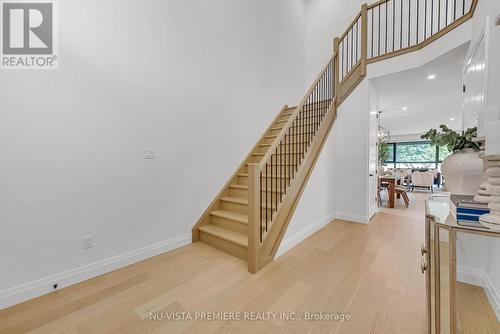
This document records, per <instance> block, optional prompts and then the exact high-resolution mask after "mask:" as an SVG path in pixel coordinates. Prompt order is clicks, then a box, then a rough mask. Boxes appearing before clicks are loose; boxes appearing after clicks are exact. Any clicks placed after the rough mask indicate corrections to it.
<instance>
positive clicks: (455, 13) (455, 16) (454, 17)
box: [453, 0, 457, 21]
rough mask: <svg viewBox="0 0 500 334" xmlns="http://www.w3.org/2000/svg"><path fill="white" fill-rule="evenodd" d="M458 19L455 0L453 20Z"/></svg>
mask: <svg viewBox="0 0 500 334" xmlns="http://www.w3.org/2000/svg"><path fill="white" fill-rule="evenodd" d="M456 20H457V0H453V21H456Z"/></svg>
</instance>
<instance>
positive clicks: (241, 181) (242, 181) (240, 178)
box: [237, 176, 248, 186]
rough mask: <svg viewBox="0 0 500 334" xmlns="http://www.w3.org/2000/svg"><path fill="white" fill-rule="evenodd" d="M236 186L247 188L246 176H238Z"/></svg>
mask: <svg viewBox="0 0 500 334" xmlns="http://www.w3.org/2000/svg"><path fill="white" fill-rule="evenodd" d="M237 179H238V181H237V182H238V184H241V185H245V186H248V176H238V177H237Z"/></svg>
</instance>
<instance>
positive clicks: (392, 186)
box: [379, 174, 402, 209]
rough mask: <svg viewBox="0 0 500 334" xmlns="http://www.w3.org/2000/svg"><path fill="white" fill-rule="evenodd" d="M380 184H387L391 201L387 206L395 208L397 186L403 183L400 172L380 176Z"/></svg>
mask: <svg viewBox="0 0 500 334" xmlns="http://www.w3.org/2000/svg"><path fill="white" fill-rule="evenodd" d="M379 179H380V184H382V185H387V190H388V191H389V203H388V204H387V206H388V207H389V208H391V209H394V206H395V203H396V186H397V185H400V184H401V181H402V177H401V175H399V174H394V175H382V176H379Z"/></svg>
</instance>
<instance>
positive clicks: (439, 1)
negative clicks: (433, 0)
mask: <svg viewBox="0 0 500 334" xmlns="http://www.w3.org/2000/svg"><path fill="white" fill-rule="evenodd" d="M439 30H441V0H438V28H437V31H439Z"/></svg>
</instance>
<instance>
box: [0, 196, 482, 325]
mask: <svg viewBox="0 0 500 334" xmlns="http://www.w3.org/2000/svg"><path fill="white" fill-rule="evenodd" d="M412 196H413V195H412ZM424 197H425V195H417V198H416V199H415V198H413V201H412V206H411V207H410V208H409V209H405V208H403V206H402V204H401V203H398V207H397V208H396V209H382V211H381V213H380V214H379V215H378V216H376V217H375V218H374V219H373V221H372V222H371V223H370V224H369V225H360V224H353V223H347V222H343V221H336V222H333V223H331V224H329V225H327V226H326V227H325V228H323V229H322V230H320V231H318V232H317V233H315V234H314V235H312V236H311V237H309V238H308V239H307V240H305V241H304V242H302V243H301V244H299V245H298V246H297V247H295V248H293V249H292V250H291V251H289V252H287V253H286V254H284V255H283V256H281V257H280V258H279V259H278V260H277V261H275V262H273V263H271V264H270V265H269V266H267V267H266V268H264V269H263V270H262V271H260V272H259V273H258V274H255V275H252V274H250V273H248V272H247V268H246V263H245V262H243V261H241V260H238V259H237V258H235V257H232V256H231V255H228V254H225V253H223V252H222V251H219V250H216V249H215V248H212V247H211V246H209V245H206V244H203V243H195V244H192V245H190V246H187V247H183V248H180V249H178V250H175V251H173V252H170V253H167V254H164V255H161V256H158V257H155V258H153V259H150V260H147V261H144V262H141V263H138V264H135V265H132V266H129V267H127V268H123V269H121V270H118V271H115V272H112V273H109V274H107V275H103V276H101V277H98V278H95V279H92V280H89V281H87V282H83V283H81V284H78V285H75V286H73V287H70V288H67V289H64V290H61V291H58V292H56V293H53V294H50V295H47V296H43V297H40V298H37V299H35V300H32V301H29V302H26V303H23V304H20V305H17V306H15V307H12V308H10V309H6V310H3V311H0V333H1V334H4V333H8V334H15V333H50V334H57V333H71V334H76V333H79V334H84V333H92V334H93V333H96V334H97V333H133V334H140V333H169V334H170V333H204V334H205V333H342V334H348V333H353V334H363V333H381V334H389V333H398V334H400V333H405V334H411V333H418V334H422V333H425V330H426V323H425V284H424V278H423V275H422V274H421V273H420V259H421V256H420V254H419V250H420V244H421V242H422V240H423V229H424V219H423V212H424V211H423V210H424V208H423V199H424ZM476 292H477V291H476ZM476 292H472V294H474V293H476ZM149 311H161V312H226V311H227V312H239V311H255V312H268V311H273V312H296V315H297V316H301V315H302V314H303V312H312V313H314V312H345V313H349V314H350V315H351V317H352V319H351V320H350V321H345V322H339V321H314V322H311V321H304V320H302V321H285V320H272V321H257V322H255V321H254V322H252V321H168V320H162V321H154V320H150V319H149ZM193 316H195V314H193Z"/></svg>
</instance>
